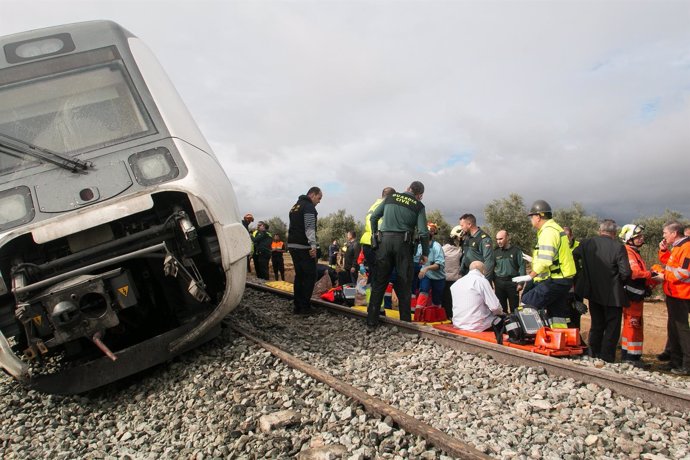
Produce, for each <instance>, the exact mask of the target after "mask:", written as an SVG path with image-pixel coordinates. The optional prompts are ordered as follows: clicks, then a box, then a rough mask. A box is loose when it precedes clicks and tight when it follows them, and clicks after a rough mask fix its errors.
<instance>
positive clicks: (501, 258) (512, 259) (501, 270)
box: [494, 246, 526, 278]
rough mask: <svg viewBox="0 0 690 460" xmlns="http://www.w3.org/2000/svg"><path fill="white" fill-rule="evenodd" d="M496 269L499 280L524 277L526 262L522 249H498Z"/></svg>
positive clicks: (514, 247)
mask: <svg viewBox="0 0 690 460" xmlns="http://www.w3.org/2000/svg"><path fill="white" fill-rule="evenodd" d="M494 255H495V256H496V268H495V269H494V274H495V275H496V277H497V278H506V277H511V278H512V277H515V276H518V275H519V276H523V275H525V274H526V271H525V260H524V259H523V258H522V249H520V248H519V247H517V246H510V247H509V248H508V249H504V248H500V247H496V248H495V249H494Z"/></svg>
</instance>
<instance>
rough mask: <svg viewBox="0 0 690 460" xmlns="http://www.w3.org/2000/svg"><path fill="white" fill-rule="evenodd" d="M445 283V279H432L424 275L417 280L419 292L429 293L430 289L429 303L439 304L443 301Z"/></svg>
mask: <svg viewBox="0 0 690 460" xmlns="http://www.w3.org/2000/svg"><path fill="white" fill-rule="evenodd" d="M445 285H446V280H432V279H431V278H427V277H426V276H425V277H424V278H422V279H421V280H419V292H426V293H427V294H428V293H429V290H431V304H432V305H437V306H438V305H441V303H442V302H443V287H444V286H445Z"/></svg>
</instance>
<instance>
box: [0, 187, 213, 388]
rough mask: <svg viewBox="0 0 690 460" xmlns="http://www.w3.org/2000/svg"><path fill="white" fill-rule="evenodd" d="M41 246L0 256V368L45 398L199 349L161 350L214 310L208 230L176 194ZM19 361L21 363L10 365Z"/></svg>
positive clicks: (24, 239)
mask: <svg viewBox="0 0 690 460" xmlns="http://www.w3.org/2000/svg"><path fill="white" fill-rule="evenodd" d="M152 200H153V207H151V208H150V209H148V210H146V211H142V212H137V213H135V214H131V215H129V216H127V217H125V218H121V219H118V220H115V221H112V222H108V223H105V224H101V225H98V226H96V227H93V228H89V229H87V230H83V231H79V232H77V233H74V234H70V235H68V236H65V237H61V238H58V239H55V240H52V241H49V242H46V243H43V244H37V243H35V242H34V239H33V238H32V235H31V234H24V235H21V236H19V237H17V238H15V239H13V240H11V241H9V242H8V243H6V244H5V245H4V246H3V247H2V248H1V249H0V271H1V272H2V280H1V282H0V294H1V295H0V331H1V332H2V337H0V361H2V364H3V368H4V369H5V370H6V371H8V372H9V373H10V374H12V375H13V376H14V377H15V378H17V379H18V380H20V381H23V382H24V383H27V384H28V385H30V386H33V387H36V388H38V389H40V390H42V391H46V392H50V393H79V392H82V391H85V390H88V389H90V388H93V387H97V386H101V385H103V384H105V383H108V382H111V381H115V380H117V379H119V378H122V377H123V376H125V375H129V374H132V373H134V372H137V371H139V370H142V369H145V368H147V367H150V366H151V365H153V364H155V363H156V362H161V361H164V360H166V359H168V358H170V357H172V356H174V355H176V354H178V353H180V352H182V351H184V350H185V349H188V348H191V347H193V346H195V345H197V344H198V343H200V342H202V341H204V340H208V339H209V338H211V337H213V335H214V334H215V333H216V332H217V325H216V327H215V328H210V329H207V330H206V331H205V332H204V334H201V335H200V336H195V337H193V340H187V341H186V342H185V343H184V344H179V343H178V345H180V346H177V347H171V343H173V342H175V341H176V340H179V339H180V338H181V337H183V336H184V335H185V334H187V333H188V332H189V331H190V330H192V329H194V328H195V327H196V326H197V325H198V324H199V323H201V322H202V321H203V320H204V319H205V318H206V317H208V316H209V314H210V313H211V312H212V311H213V310H214V309H216V307H217V306H218V304H219V303H220V302H222V300H223V296H224V292H225V289H226V274H225V272H224V270H223V267H222V257H221V248H220V244H219V241H218V236H217V235H216V231H215V229H214V225H213V223H212V222H211V220H210V219H209V217H208V215H207V214H206V213H205V211H202V212H199V213H196V214H195V212H194V210H193V208H192V205H191V203H190V201H189V199H188V198H187V196H186V195H185V194H184V193H180V192H161V193H157V194H154V195H152ZM20 356H21V358H19V357H20Z"/></svg>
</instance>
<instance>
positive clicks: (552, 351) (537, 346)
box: [433, 324, 585, 356]
mask: <svg viewBox="0 0 690 460" xmlns="http://www.w3.org/2000/svg"><path fill="white" fill-rule="evenodd" d="M433 327H434V328H436V329H438V330H440V331H445V332H450V333H451V334H457V335H462V336H464V337H471V338H473V339H479V340H483V341H485V342H491V343H497V342H496V334H494V333H493V332H492V331H489V332H470V331H463V330H462V329H458V328H457V327H455V326H453V325H452V324H434V326H433ZM503 345H505V346H507V347H511V348H517V349H518V350H524V351H529V352H531V353H538V354H540V355H546V356H577V355H581V354H583V353H584V351H585V347H584V346H583V345H582V343H581V342H580V330H579V329H576V328H570V329H551V328H549V327H542V328H541V329H539V331H538V332H537V337H536V338H535V340H534V344H528V345H519V344H517V343H512V342H509V341H508V335H507V334H503Z"/></svg>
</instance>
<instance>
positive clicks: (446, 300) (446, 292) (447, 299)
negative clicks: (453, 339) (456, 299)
mask: <svg viewBox="0 0 690 460" xmlns="http://www.w3.org/2000/svg"><path fill="white" fill-rule="evenodd" d="M453 283H455V281H450V280H448V279H447V280H446V285H445V286H443V299H442V300H441V306H443V309H444V310H445V311H446V317H447V318H448V319H451V318H452V317H453V296H452V294H451V293H450V287H451V286H452V285H453Z"/></svg>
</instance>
